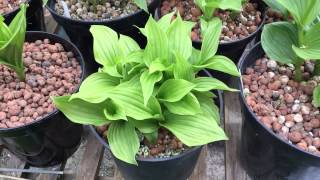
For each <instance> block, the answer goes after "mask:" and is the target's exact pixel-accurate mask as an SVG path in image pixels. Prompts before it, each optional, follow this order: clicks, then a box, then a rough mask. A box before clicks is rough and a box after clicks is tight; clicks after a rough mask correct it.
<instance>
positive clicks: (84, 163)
mask: <svg viewBox="0 0 320 180" xmlns="http://www.w3.org/2000/svg"><path fill="white" fill-rule="evenodd" d="M103 151H104V148H103V146H102V144H101V143H100V142H99V141H98V140H97V139H96V137H94V135H93V134H92V133H90V134H89V135H88V143H87V149H86V150H85V152H84V155H83V159H82V160H81V163H80V166H79V168H78V169H77V174H76V180H94V179H95V176H96V174H97V172H98V169H99V166H100V161H101V157H102V156H103Z"/></svg>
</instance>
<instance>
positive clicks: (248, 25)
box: [160, 0, 262, 42]
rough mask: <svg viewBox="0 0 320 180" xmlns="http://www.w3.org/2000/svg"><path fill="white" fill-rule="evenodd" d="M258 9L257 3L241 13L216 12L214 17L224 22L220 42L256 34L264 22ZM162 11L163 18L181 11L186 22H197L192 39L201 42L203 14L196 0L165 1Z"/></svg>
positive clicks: (249, 5)
mask: <svg viewBox="0 0 320 180" xmlns="http://www.w3.org/2000/svg"><path fill="white" fill-rule="evenodd" d="M257 8H258V5H257V4H256V3H250V2H249V3H245V4H244V5H243V10H242V11H241V12H240V13H235V12H231V11H223V10H216V11H215V12H214V14H213V16H214V17H219V18H220V19H221V20H222V21H223V29H222V33H221V35H220V41H221V42H229V41H236V40H239V39H243V38H245V37H247V36H249V35H250V34H252V33H254V32H255V31H256V30H257V29H258V27H259V25H260V24H261V22H262V15H261V12H260V11H259V10H258V9H257ZM160 11H161V12H160V13H161V16H164V15H166V14H168V13H170V12H176V11H179V13H180V15H181V16H182V18H183V19H184V20H186V21H193V22H196V23H197V24H196V25H195V27H194V28H193V30H192V33H191V38H192V40H193V41H201V39H202V37H201V29H200V28H201V27H200V17H201V16H202V12H201V10H200V9H199V8H198V7H196V5H195V3H194V0H165V1H163V2H162V6H161V10H160Z"/></svg>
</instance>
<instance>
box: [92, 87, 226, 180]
mask: <svg viewBox="0 0 320 180" xmlns="http://www.w3.org/2000/svg"><path fill="white" fill-rule="evenodd" d="M215 94H216V95H217V97H218V98H216V99H215V100H216V104H217V105H218V106H220V107H223V99H222V93H221V92H220V91H216V92H215ZM220 116H223V108H221V109H220ZM90 129H91V131H92V133H93V134H94V135H95V136H96V138H97V139H98V140H99V141H100V143H101V144H103V146H104V147H106V148H107V149H109V145H108V144H107V142H106V141H105V139H103V138H102V137H101V136H100V135H99V134H98V133H97V132H96V130H95V128H94V127H93V126H90ZM93 148H94V147H93ZM201 149H202V146H198V147H194V148H192V149H189V150H187V151H185V152H183V153H182V154H180V155H177V156H173V157H169V158H161V159H156V158H137V162H138V166H134V165H131V164H128V163H126V162H123V161H121V160H119V159H117V158H115V157H114V159H115V163H116V165H117V167H118V168H119V170H120V172H121V174H122V176H123V177H124V179H126V180H151V179H152V180H186V179H187V178H188V177H189V176H190V175H191V174H192V172H193V169H194V167H195V165H196V163H197V160H198V157H199V155H200V152H201Z"/></svg>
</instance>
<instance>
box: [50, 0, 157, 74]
mask: <svg viewBox="0 0 320 180" xmlns="http://www.w3.org/2000/svg"><path fill="white" fill-rule="evenodd" d="M55 4H56V0H49V1H48V3H47V8H48V9H49V11H50V13H51V15H52V16H53V18H54V19H55V20H56V21H57V23H58V24H59V25H60V26H62V27H63V28H64V30H65V31H66V33H67V35H68V36H69V38H70V40H71V41H72V42H73V43H74V44H76V45H77V46H78V48H79V49H80V51H81V52H82V54H83V56H84V58H85V61H86V62H88V63H87V65H88V68H89V71H90V72H96V71H97V69H98V64H97V63H96V62H95V61H94V58H93V49H92V47H93V38H92V35H91V33H90V31H89V29H90V26H91V25H105V26H108V27H110V28H112V29H113V30H115V31H116V32H118V33H120V34H124V35H128V36H130V37H132V38H133V39H135V40H136V42H138V43H139V45H140V46H141V47H144V46H145V45H146V38H145V37H144V36H143V35H142V34H141V33H140V31H139V29H138V28H136V27H135V26H138V27H143V26H144V25H145V23H146V22H147V20H148V18H149V14H147V13H146V12H144V11H143V10H139V11H137V12H135V13H133V14H130V15H127V16H124V17H118V18H114V19H111V20H102V21H84V20H74V19H71V18H68V17H65V16H62V15H59V14H58V13H57V12H56V11H55ZM159 4H160V0H152V2H151V3H150V4H149V6H148V8H149V12H150V14H152V15H153V14H154V11H155V9H156V7H157V6H158V5H159Z"/></svg>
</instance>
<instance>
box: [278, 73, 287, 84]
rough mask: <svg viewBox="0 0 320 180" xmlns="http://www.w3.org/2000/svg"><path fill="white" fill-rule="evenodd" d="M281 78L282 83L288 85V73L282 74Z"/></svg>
mask: <svg viewBox="0 0 320 180" xmlns="http://www.w3.org/2000/svg"><path fill="white" fill-rule="evenodd" d="M279 80H280V81H281V84H283V85H286V84H288V82H289V77H288V76H286V75H283V76H280V78H279Z"/></svg>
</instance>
